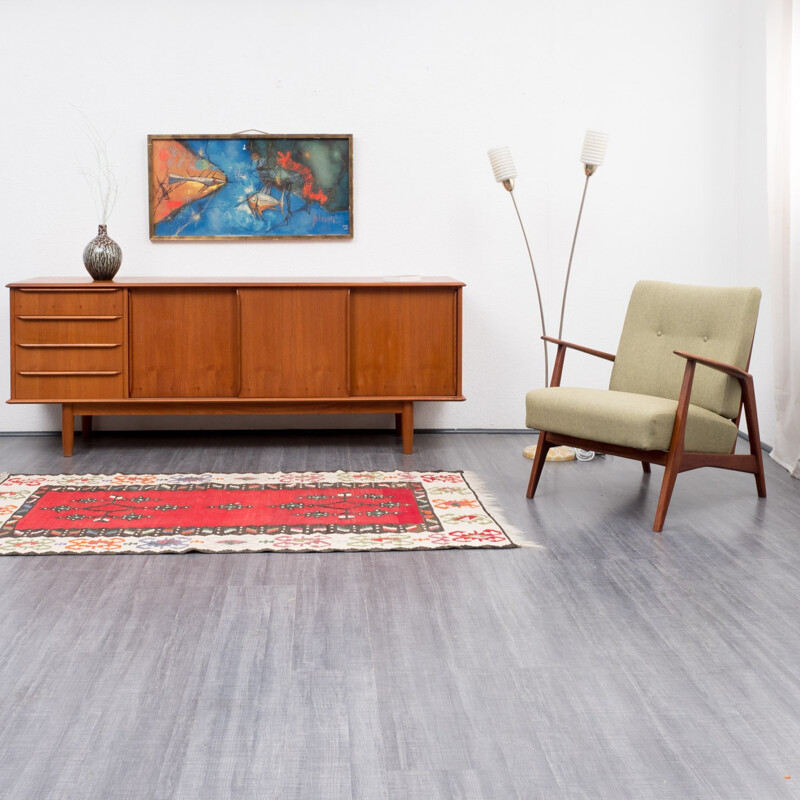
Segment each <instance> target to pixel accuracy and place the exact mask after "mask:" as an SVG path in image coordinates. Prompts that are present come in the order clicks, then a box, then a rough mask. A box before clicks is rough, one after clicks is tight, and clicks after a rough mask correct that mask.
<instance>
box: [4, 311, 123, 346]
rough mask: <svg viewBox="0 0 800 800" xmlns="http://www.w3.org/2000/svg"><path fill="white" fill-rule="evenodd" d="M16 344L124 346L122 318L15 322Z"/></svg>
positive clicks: (41, 318)
mask: <svg viewBox="0 0 800 800" xmlns="http://www.w3.org/2000/svg"><path fill="white" fill-rule="evenodd" d="M14 328H15V334H16V341H17V344H122V341H123V329H122V317H113V318H112V319H94V318H92V317H86V318H85V319H80V318H78V319H58V318H57V317H52V318H51V319H48V318H47V317H39V318H37V319H25V318H21V317H17V319H16V320H15V326H14Z"/></svg>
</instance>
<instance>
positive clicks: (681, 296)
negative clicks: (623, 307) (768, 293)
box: [608, 281, 761, 419]
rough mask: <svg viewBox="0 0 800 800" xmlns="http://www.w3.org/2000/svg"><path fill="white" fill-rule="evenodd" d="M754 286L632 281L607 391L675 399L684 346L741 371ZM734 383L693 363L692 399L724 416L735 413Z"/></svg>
mask: <svg viewBox="0 0 800 800" xmlns="http://www.w3.org/2000/svg"><path fill="white" fill-rule="evenodd" d="M760 301H761V290H760V289H757V288H755V287H720V288H718V287H714V286H686V285H682V284H677V283H661V282H657V281H639V283H637V284H636V285H635V286H634V287H633V293H632V294H631V299H630V302H629V304H628V312H627V314H626V315H625V324H624V326H623V328H622V336H621V337H620V341H619V347H618V348H617V355H616V360H615V361H614V368H613V370H612V372H611V382H610V384H609V387H608V388H609V389H613V390H615V391H620V392H634V393H636V394H648V395H655V396H658V397H668V398H670V399H672V400H677V399H678V395H679V394H680V390H681V382H682V380H683V372H684V368H685V366H686V360H685V359H683V358H680V357H679V356H676V355H675V354H674V353H673V350H684V351H685V352H687V353H692V354H695V355H698V356H704V357H705V358H710V359H713V360H714V361H722V362H725V363H726V364H733V365H734V366H737V367H739V368H741V369H747V364H748V360H749V358H750V349H751V347H752V344H753V336H754V335H755V329H756V319H757V318H758V306H759V303H760ZM740 398H741V391H740V388H739V383H738V381H736V380H735V379H734V378H730V377H728V376H727V375H724V374H723V373H721V372H719V371H717V370H714V369H711V368H709V367H703V366H701V365H698V367H697V371H696V372H695V377H694V384H693V386H692V403H693V404H694V405H698V406H702V407H703V408H707V409H708V410H709V411H713V412H714V413H716V414H720V415H722V416H724V417H727V418H728V419H735V418H736V416H737V414H738V413H739V404H740Z"/></svg>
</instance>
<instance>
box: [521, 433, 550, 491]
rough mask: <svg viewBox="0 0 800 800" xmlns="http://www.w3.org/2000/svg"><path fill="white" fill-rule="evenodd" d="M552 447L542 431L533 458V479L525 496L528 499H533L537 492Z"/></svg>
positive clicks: (529, 482)
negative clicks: (548, 452)
mask: <svg viewBox="0 0 800 800" xmlns="http://www.w3.org/2000/svg"><path fill="white" fill-rule="evenodd" d="M552 446H553V445H552V444H550V442H548V441H547V434H546V433H545V432H544V431H540V432H539V441H538V442H537V443H536V455H535V456H534V457H533V466H532V467H531V479H530V480H529V481H528V491H527V493H526V495H525V496H526V497H527V498H528V499H530V498H531V497H533V495H534V493H535V492H536V487H537V486H538V485H539V478H540V476H541V474H542V469H544V462H545V461H547V451H548V450H549V449H550V448H551V447H552Z"/></svg>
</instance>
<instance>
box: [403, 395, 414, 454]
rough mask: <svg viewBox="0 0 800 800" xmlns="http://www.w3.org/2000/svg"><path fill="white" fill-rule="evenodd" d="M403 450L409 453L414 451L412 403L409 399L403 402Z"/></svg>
mask: <svg viewBox="0 0 800 800" xmlns="http://www.w3.org/2000/svg"><path fill="white" fill-rule="evenodd" d="M401 416H402V422H401V426H402V434H403V452H404V453H405V454H406V455H411V453H413V452H414V403H413V402H411V401H410V400H408V401H406V402H404V403H403V413H402V415H401Z"/></svg>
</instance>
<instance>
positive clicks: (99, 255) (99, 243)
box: [83, 225, 122, 281]
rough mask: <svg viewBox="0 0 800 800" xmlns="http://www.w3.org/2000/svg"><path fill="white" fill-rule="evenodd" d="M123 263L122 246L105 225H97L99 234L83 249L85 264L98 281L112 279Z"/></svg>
mask: <svg viewBox="0 0 800 800" xmlns="http://www.w3.org/2000/svg"><path fill="white" fill-rule="evenodd" d="M121 263H122V250H121V248H120V246H119V245H118V244H117V243H116V242H115V241H114V240H113V239H112V238H111V237H110V236H109V235H108V233H107V232H106V226H105V225H98V226H97V236H95V237H94V239H92V241H91V242H89V244H87V245H86V247H85V248H84V249H83V266H84V267H86V271H87V272H88V273H89V274H90V275H91V276H92V278H93V279H94V280H96V281H110V280H112V279H113V278H114V276H115V275H116V274H117V270H118V269H119V266H120V264H121Z"/></svg>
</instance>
